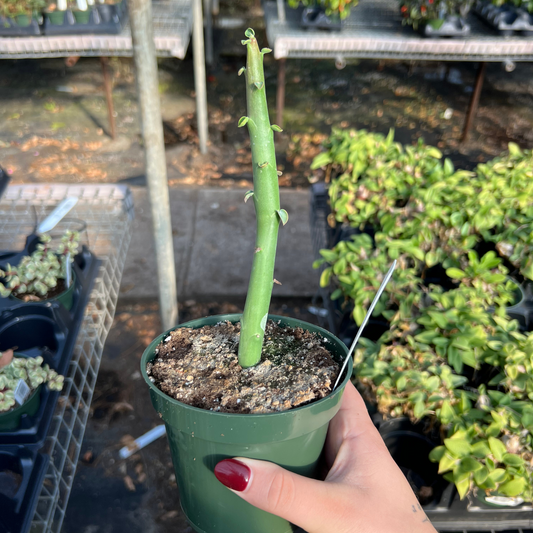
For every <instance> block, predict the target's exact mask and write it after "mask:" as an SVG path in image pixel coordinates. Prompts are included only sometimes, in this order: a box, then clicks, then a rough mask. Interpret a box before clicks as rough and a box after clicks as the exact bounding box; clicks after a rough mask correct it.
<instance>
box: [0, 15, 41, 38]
mask: <svg viewBox="0 0 533 533" xmlns="http://www.w3.org/2000/svg"><path fill="white" fill-rule="evenodd" d="M28 35H41V28H40V26H39V22H38V21H37V20H35V19H31V22H30V25H29V26H19V25H18V24H17V23H16V22H15V21H14V20H13V19H10V18H7V17H0V36H2V37H27V36H28Z"/></svg>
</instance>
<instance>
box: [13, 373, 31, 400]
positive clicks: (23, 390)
mask: <svg viewBox="0 0 533 533" xmlns="http://www.w3.org/2000/svg"><path fill="white" fill-rule="evenodd" d="M30 392H31V389H30V388H29V387H28V384H27V383H26V382H25V381H24V380H23V379H19V380H18V383H17V386H16V387H15V391H14V395H15V401H16V402H17V403H18V404H19V405H23V404H24V402H25V401H26V400H27V399H28V396H29V395H30Z"/></svg>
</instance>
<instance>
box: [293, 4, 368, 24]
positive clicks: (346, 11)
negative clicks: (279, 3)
mask: <svg viewBox="0 0 533 533" xmlns="http://www.w3.org/2000/svg"><path fill="white" fill-rule="evenodd" d="M358 3H359V0H289V6H290V7H292V8H294V9H295V8H297V7H298V6H299V5H300V4H302V5H304V6H307V7H315V6H318V7H322V8H323V9H324V10H325V13H326V15H327V16H328V17H329V16H334V17H335V16H337V17H339V18H340V19H341V20H344V19H345V18H346V17H348V16H349V15H350V10H351V8H352V7H355V6H356V5H357V4H358Z"/></svg>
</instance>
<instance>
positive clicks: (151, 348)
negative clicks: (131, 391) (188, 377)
mask: <svg viewBox="0 0 533 533" xmlns="http://www.w3.org/2000/svg"><path fill="white" fill-rule="evenodd" d="M215 317H224V318H221V319H220V321H222V320H229V321H230V322H233V323H236V322H239V321H240V318H241V317H242V314H237V313H232V314H227V315H210V316H207V317H202V318H198V319H194V320H189V321H188V322H184V323H183V324H178V325H176V326H174V327H172V328H170V329H168V330H166V331H165V332H163V333H161V334H160V335H158V336H157V337H156V338H155V339H154V340H153V341H152V342H151V343H150V344H149V345H148V346H147V347H146V349H145V351H144V353H143V355H142V357H141V375H142V376H143V378H144V381H145V382H146V383H147V385H148V386H149V387H150V389H151V390H152V391H153V392H155V393H156V394H157V395H158V396H160V397H161V398H163V399H164V400H165V401H167V402H169V403H171V404H173V405H176V406H179V407H180V408H182V409H186V410H190V411H192V412H196V413H208V414H209V416H216V417H221V418H226V419H234V420H236V419H239V418H243V417H244V416H246V417H253V418H255V419H258V420H259V419H264V418H265V417H267V418H271V417H274V416H280V415H285V414H287V413H296V412H297V411H301V410H303V409H308V408H310V407H312V406H317V405H319V404H321V403H323V402H326V401H328V400H331V398H333V397H334V396H335V395H338V394H342V392H343V391H344V387H345V386H346V384H347V382H348V381H349V379H350V377H351V369H352V365H351V364H349V363H348V365H347V366H346V368H345V369H344V372H345V376H344V378H343V379H342V381H340V382H339V384H338V385H337V388H336V389H335V390H334V391H333V392H332V393H330V394H328V395H327V396H326V397H324V398H321V399H320V400H317V401H314V402H311V403H308V404H306V405H303V406H301V407H295V408H293V409H287V410H285V411H276V412H272V413H224V412H219V411H210V410H207V409H201V408H199V407H194V406H192V405H188V404H186V403H183V402H180V401H179V400H176V399H175V398H172V397H171V396H169V395H168V394H165V393H164V392H163V391H161V390H160V389H158V388H157V387H156V386H155V384H154V383H153V382H152V381H151V379H150V377H149V376H148V373H147V372H146V365H147V363H149V362H151V361H152V360H153V359H154V358H155V356H156V354H155V348H156V347H157V345H158V344H159V343H160V342H161V340H162V339H163V338H164V337H166V336H167V335H168V334H169V333H170V332H171V331H174V330H176V329H178V328H186V327H190V325H189V324H191V323H192V322H197V321H198V320H202V319H213V318H215ZM268 318H269V319H271V320H274V321H278V320H282V321H283V320H284V319H291V320H298V321H299V322H301V323H302V324H305V325H310V326H312V327H313V329H314V330H315V331H317V332H318V333H320V334H321V335H322V336H324V337H325V338H327V336H329V335H333V333H331V332H329V331H328V330H326V329H324V328H322V327H320V326H315V325H314V324H310V323H309V322H305V321H304V320H300V319H294V318H292V317H286V316H279V315H270V314H269V315H268ZM195 329H196V328H195ZM333 336H334V335H333ZM338 340H339V342H340V343H342V341H341V340H340V339H338ZM342 344H344V343H342Z"/></svg>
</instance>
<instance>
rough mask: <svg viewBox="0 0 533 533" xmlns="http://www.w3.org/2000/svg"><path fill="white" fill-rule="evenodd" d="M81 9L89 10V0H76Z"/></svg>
mask: <svg viewBox="0 0 533 533" xmlns="http://www.w3.org/2000/svg"><path fill="white" fill-rule="evenodd" d="M76 3H77V4H78V9H79V10H80V11H87V0H76Z"/></svg>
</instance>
